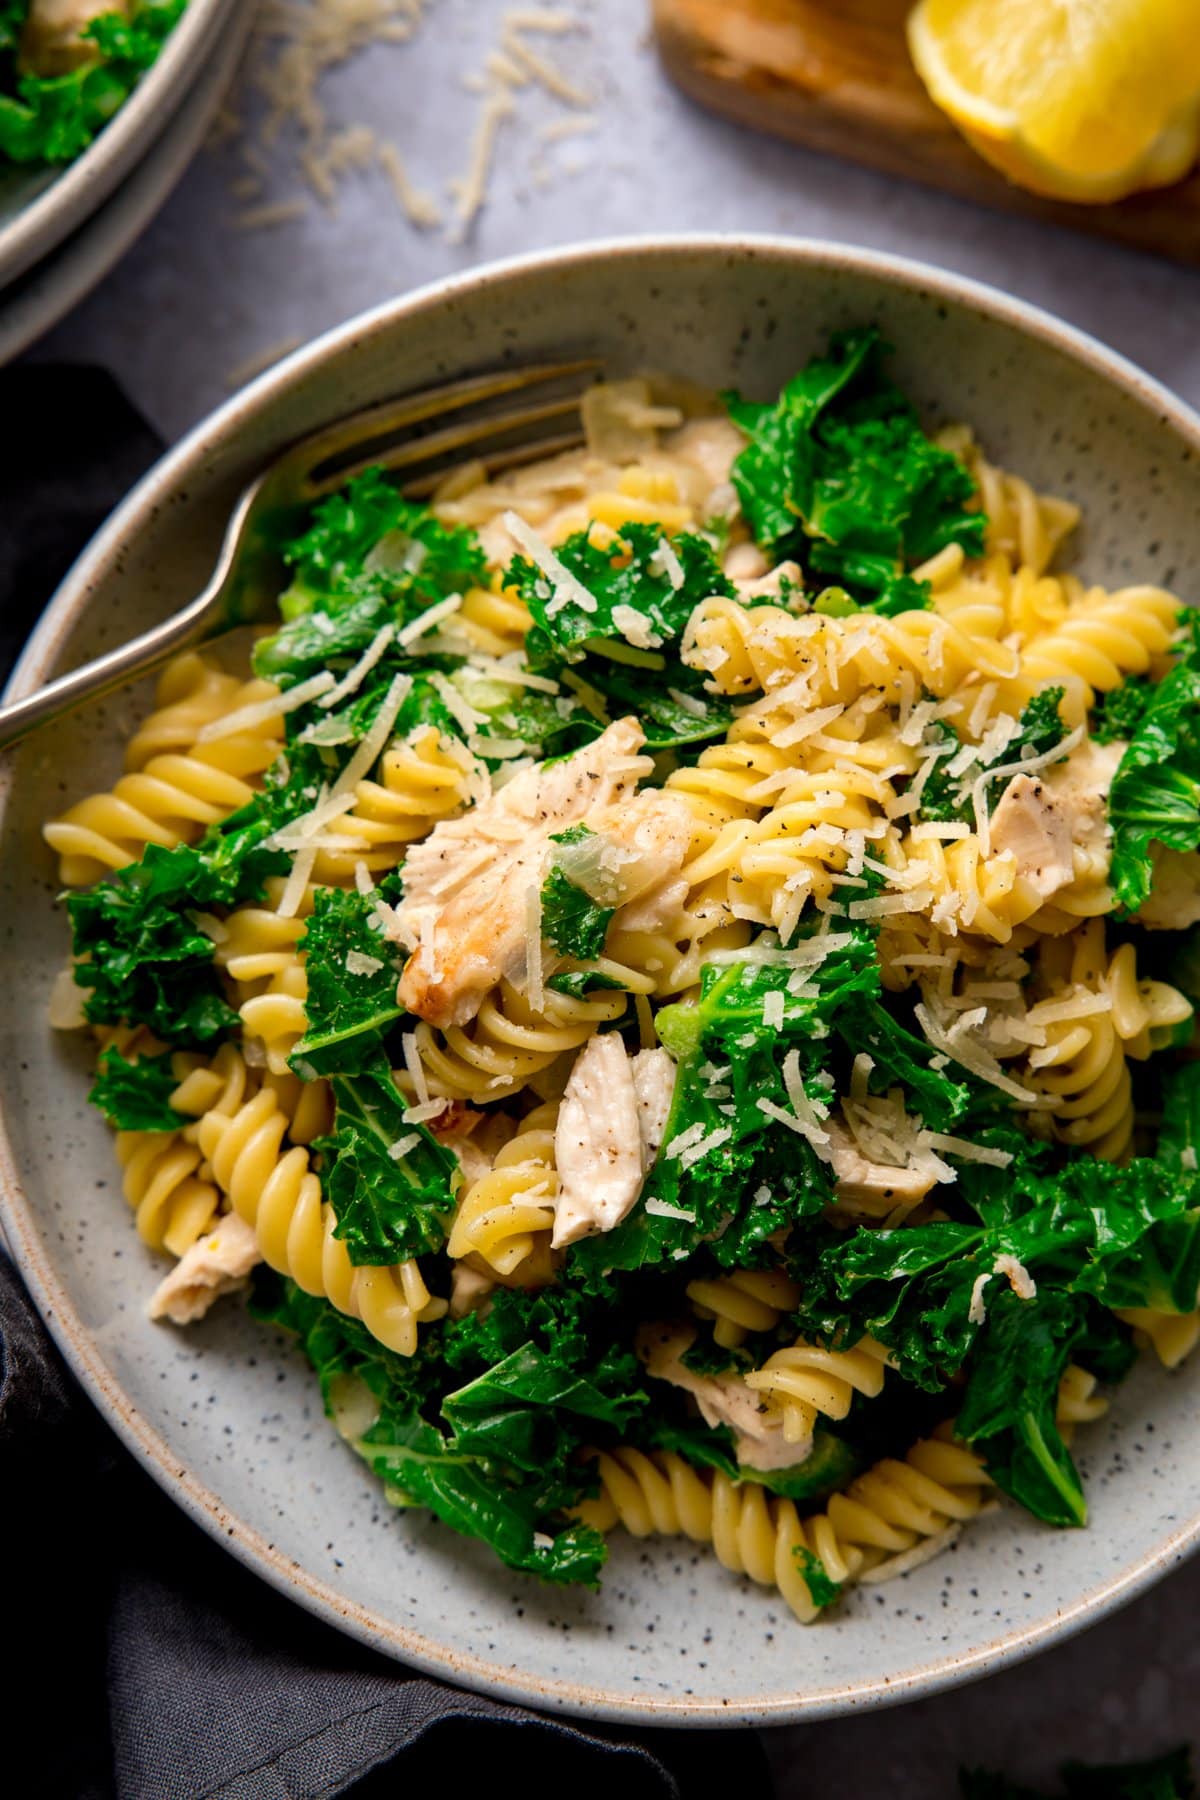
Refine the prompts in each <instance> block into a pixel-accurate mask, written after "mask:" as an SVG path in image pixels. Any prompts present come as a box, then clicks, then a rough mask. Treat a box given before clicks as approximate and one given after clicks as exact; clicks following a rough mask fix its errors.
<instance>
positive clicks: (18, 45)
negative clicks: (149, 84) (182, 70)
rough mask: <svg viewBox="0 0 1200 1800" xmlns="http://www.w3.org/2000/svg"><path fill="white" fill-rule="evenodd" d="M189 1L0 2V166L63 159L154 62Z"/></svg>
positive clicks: (70, 157)
mask: <svg viewBox="0 0 1200 1800" xmlns="http://www.w3.org/2000/svg"><path fill="white" fill-rule="evenodd" d="M186 5H187V0H0V168H3V167H4V165H5V163H28V164H39V163H40V164H46V163H68V162H72V161H74V159H75V158H76V157H77V156H79V155H80V154H81V153H82V152H83V151H84V150H86V149H87V147H88V145H89V144H90V143H91V142H92V139H93V138H94V137H95V136H96V134H97V133H98V132H99V131H101V130H102V129H103V127H104V126H105V125H107V124H108V122H109V120H110V119H111V118H112V117H113V115H114V114H115V113H116V112H118V111H119V110H120V108H121V107H122V106H123V105H124V104H125V101H126V100H127V99H128V98H129V95H130V94H131V93H132V92H133V90H134V88H135V87H136V86H137V84H138V82H139V81H140V79H141V77H142V76H143V75H144V74H145V72H146V70H147V69H149V68H151V67H152V66H153V64H154V63H155V62H157V60H158V57H159V53H160V51H161V50H162V47H163V44H164V43H165V42H166V40H167V37H168V36H169V34H170V32H171V31H172V30H173V29H174V27H175V25H176V24H177V23H178V21H179V18H180V16H181V14H182V13H183V10H184V8H185V6H186Z"/></svg>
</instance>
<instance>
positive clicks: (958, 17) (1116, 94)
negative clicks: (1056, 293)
mask: <svg viewBox="0 0 1200 1800" xmlns="http://www.w3.org/2000/svg"><path fill="white" fill-rule="evenodd" d="M908 42H909V48H910V50H911V52H912V58H913V61H914V62H915V64H916V66H917V70H918V72H919V74H920V76H921V78H922V80H923V81H924V83H925V85H926V87H927V88H928V89H929V92H930V95H931V96H932V98H933V99H934V100H935V101H936V103H937V104H938V106H940V107H941V108H942V110H943V111H944V112H946V113H948V114H949V116H950V117H951V118H952V119H953V120H954V123H955V124H956V125H957V126H958V128H959V130H960V131H962V133H963V134H964V136H965V137H966V138H967V139H968V140H969V141H970V142H971V144H973V145H974V147H975V149H976V150H978V151H979V153H980V155H981V156H984V157H986V158H987V160H988V161H989V162H990V163H993V164H994V165H995V166H996V167H997V168H999V169H1001V170H1002V171H1003V173H1004V174H1005V175H1007V176H1008V177H1009V179H1010V180H1012V181H1015V182H1017V183H1018V184H1019V185H1020V186H1022V187H1027V188H1031V189H1032V190H1033V192H1034V193H1041V194H1050V195H1054V196H1055V197H1057V198H1060V199H1067V200H1083V201H1092V202H1101V201H1106V200H1117V199H1120V198H1121V197H1122V196H1124V195H1125V194H1129V193H1133V192H1134V191H1135V190H1136V189H1138V188H1144V187H1160V186H1163V185H1164V184H1166V183H1167V182H1171V181H1178V180H1179V178H1180V177H1181V176H1182V175H1185V174H1186V173H1187V171H1188V169H1189V168H1190V167H1191V165H1192V163H1193V162H1195V160H1196V158H1197V155H1200V0H920V4H919V5H918V6H917V7H916V8H915V9H914V10H913V12H912V13H911V14H910V16H909V21H908Z"/></svg>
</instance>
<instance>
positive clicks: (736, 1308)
mask: <svg viewBox="0 0 1200 1800" xmlns="http://www.w3.org/2000/svg"><path fill="white" fill-rule="evenodd" d="M687 1297H688V1299H689V1300H690V1301H691V1303H692V1308H693V1310H694V1312H695V1313H696V1315H697V1317H698V1318H701V1319H711V1320H712V1321H713V1339H714V1341H715V1342H716V1343H718V1344H720V1345H721V1346H722V1348H724V1349H736V1348H737V1346H738V1345H739V1344H742V1343H744V1342H745V1340H746V1338H747V1336H748V1335H749V1333H750V1332H757V1331H774V1330H775V1328H776V1326H777V1325H778V1324H779V1322H780V1320H781V1319H782V1318H783V1316H784V1315H785V1314H786V1313H790V1312H792V1311H794V1309H795V1308H796V1306H797V1305H798V1304H799V1300H800V1289H799V1288H798V1287H797V1285H796V1283H795V1282H794V1281H792V1280H791V1279H790V1278H789V1277H788V1276H786V1275H785V1274H784V1273H783V1271H782V1270H780V1269H739V1270H737V1271H736V1272H735V1273H734V1274H732V1275H724V1276H719V1277H715V1278H711V1279H704V1280H700V1281H689V1283H688V1285H687Z"/></svg>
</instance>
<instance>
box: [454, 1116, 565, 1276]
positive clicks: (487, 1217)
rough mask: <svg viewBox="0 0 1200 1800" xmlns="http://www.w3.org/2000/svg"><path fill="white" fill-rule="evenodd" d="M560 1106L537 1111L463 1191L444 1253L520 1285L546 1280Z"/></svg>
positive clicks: (549, 1266)
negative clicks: (473, 1260)
mask: <svg viewBox="0 0 1200 1800" xmlns="http://www.w3.org/2000/svg"><path fill="white" fill-rule="evenodd" d="M557 1113H558V1108H557V1106H555V1105H553V1104H546V1105H543V1106H539V1107H537V1108H536V1109H535V1110H534V1111H533V1112H531V1113H530V1114H529V1115H528V1117H527V1118H525V1119H524V1120H523V1121H522V1123H521V1125H520V1127H519V1128H518V1130H517V1132H516V1135H515V1136H513V1137H512V1138H510V1139H509V1141H508V1142H507V1143H506V1144H505V1145H504V1146H503V1147H502V1148H501V1149H500V1150H499V1151H498V1152H497V1153H496V1156H495V1158H494V1159H493V1162H492V1167H491V1169H490V1170H489V1171H488V1173H487V1174H486V1175H481V1176H479V1177H478V1179H477V1180H475V1181H472V1182H470V1183H469V1184H468V1186H467V1187H466V1188H465V1189H464V1190H463V1193H462V1195H461V1197H460V1199H459V1202H458V1206H457V1209H456V1211H455V1214H454V1222H453V1224H452V1225H451V1227H450V1236H449V1238H448V1240H447V1244H446V1254H447V1255H448V1256H450V1257H451V1258H453V1259H459V1258H462V1257H467V1256H473V1257H475V1258H477V1259H479V1260H481V1261H482V1263H483V1264H484V1265H485V1266H486V1268H487V1270H488V1271H489V1272H490V1274H492V1275H493V1276H497V1277H499V1278H500V1280H501V1281H504V1282H505V1283H507V1284H510V1285H513V1286H519V1287H538V1286H541V1285H542V1284H543V1283H544V1282H546V1281H548V1280H549V1279H550V1276H551V1273H552V1265H551V1260H550V1233H551V1231H552V1229H553V1226H554V1202H555V1200H556V1198H557V1196H558V1175H557V1172H556V1170H555V1165H554V1125H555V1119H556V1117H557Z"/></svg>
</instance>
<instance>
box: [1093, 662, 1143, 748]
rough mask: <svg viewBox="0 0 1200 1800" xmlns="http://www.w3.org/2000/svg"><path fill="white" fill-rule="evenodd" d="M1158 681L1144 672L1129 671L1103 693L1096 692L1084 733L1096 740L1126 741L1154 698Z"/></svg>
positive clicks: (1098, 741) (1107, 742)
mask: <svg viewBox="0 0 1200 1800" xmlns="http://www.w3.org/2000/svg"><path fill="white" fill-rule="evenodd" d="M1157 686H1158V683H1157V682H1155V681H1151V679H1150V677H1149V676H1148V675H1130V676H1128V677H1127V678H1126V679H1125V680H1124V681H1123V682H1122V683H1121V685H1120V687H1115V688H1113V689H1112V690H1111V691H1110V692H1109V693H1107V694H1097V696H1096V703H1095V705H1094V706H1093V708H1092V715H1091V718H1090V720H1089V722H1088V736H1089V737H1090V738H1091V739H1092V741H1093V742H1094V743H1097V744H1116V743H1128V741H1129V739H1130V738H1131V737H1133V736H1134V735H1135V733H1136V732H1137V729H1138V727H1139V725H1140V724H1141V722H1142V720H1143V719H1144V718H1145V716H1146V711H1147V709H1148V708H1149V706H1150V705H1151V704H1152V703H1153V700H1154V690H1155V688H1156V687H1157Z"/></svg>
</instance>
